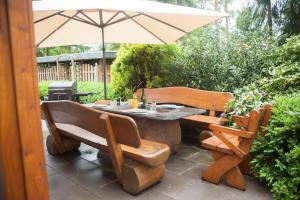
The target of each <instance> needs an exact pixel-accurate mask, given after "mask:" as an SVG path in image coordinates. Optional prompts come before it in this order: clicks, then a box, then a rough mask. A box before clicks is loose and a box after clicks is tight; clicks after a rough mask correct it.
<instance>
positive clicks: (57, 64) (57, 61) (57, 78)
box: [56, 57, 59, 80]
mask: <svg viewBox="0 0 300 200" xmlns="http://www.w3.org/2000/svg"><path fill="white" fill-rule="evenodd" d="M56 80H59V57H57V59H56Z"/></svg>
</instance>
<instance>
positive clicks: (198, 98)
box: [137, 87, 233, 130]
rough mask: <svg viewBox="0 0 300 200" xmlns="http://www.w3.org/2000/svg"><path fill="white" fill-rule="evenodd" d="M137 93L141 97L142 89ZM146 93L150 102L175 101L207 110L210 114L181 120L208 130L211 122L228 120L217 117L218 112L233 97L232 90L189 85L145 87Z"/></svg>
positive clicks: (175, 102) (220, 122)
mask: <svg viewBox="0 0 300 200" xmlns="http://www.w3.org/2000/svg"><path fill="white" fill-rule="evenodd" d="M137 93H138V97H140V96H141V89H140V90H138V92H137ZM144 93H145V96H146V99H147V101H148V102H149V103H150V102H151V101H156V102H157V103H174V104H181V105H185V106H191V107H196V108H201V109H205V110H207V111H208V115H193V116H189V117H185V118H183V119H182V120H181V123H182V124H183V125H186V126H195V127H199V128H201V129H204V130H208V129H209V125H210V124H216V123H217V124H225V123H226V122H227V120H225V119H221V118H220V117H217V112H224V111H225V106H226V104H227V103H228V101H229V100H230V99H232V98H233V94H232V93H230V92H214V91H206V90H197V89H192V88H187V87H165V88H153V89H144Z"/></svg>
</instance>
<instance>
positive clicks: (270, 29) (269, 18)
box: [267, 0, 273, 36]
mask: <svg viewBox="0 0 300 200" xmlns="http://www.w3.org/2000/svg"><path fill="white" fill-rule="evenodd" d="M267 6H268V27H269V36H272V35H273V25H272V5H271V0H269V1H268V5H267Z"/></svg>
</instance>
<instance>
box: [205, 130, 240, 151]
mask: <svg viewBox="0 0 300 200" xmlns="http://www.w3.org/2000/svg"><path fill="white" fill-rule="evenodd" d="M223 135H224V136H225V137H226V138H227V139H228V140H230V142H232V143H233V144H234V145H238V144H239V140H238V137H237V136H233V135H228V134H223ZM201 145H202V147H203V148H206V149H209V150H216V151H220V152H223V153H227V154H233V151H232V150H231V149H230V148H229V147H228V146H227V145H226V144H224V143H223V142H222V141H221V140H220V139H219V138H218V137H216V136H212V137H210V138H208V139H206V140H204V141H202V142H201Z"/></svg>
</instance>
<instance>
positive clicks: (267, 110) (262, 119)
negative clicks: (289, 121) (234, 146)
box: [239, 104, 271, 153]
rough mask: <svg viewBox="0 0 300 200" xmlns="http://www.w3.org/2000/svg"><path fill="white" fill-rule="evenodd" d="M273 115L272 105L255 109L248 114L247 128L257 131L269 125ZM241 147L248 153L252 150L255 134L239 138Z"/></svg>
mask: <svg viewBox="0 0 300 200" xmlns="http://www.w3.org/2000/svg"><path fill="white" fill-rule="evenodd" d="M270 117H271V105H270V104H266V105H265V106H264V107H263V108H260V109H254V110H252V111H251V112H250V113H249V114H248V123H247V126H246V130H247V131H250V132H254V133H256V132H257V131H258V130H260V129H261V127H262V126H267V125H268V123H269V119H270ZM239 140H240V143H239V147H240V148H241V149H242V150H243V151H244V152H246V153H248V152H249V151H250V150H251V146H252V143H253V141H254V140H255V136H254V137H252V138H241V137H240V138H239Z"/></svg>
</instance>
